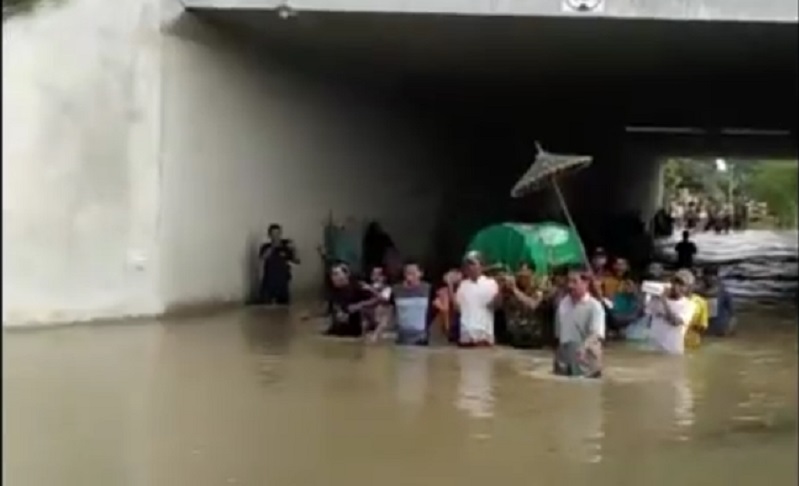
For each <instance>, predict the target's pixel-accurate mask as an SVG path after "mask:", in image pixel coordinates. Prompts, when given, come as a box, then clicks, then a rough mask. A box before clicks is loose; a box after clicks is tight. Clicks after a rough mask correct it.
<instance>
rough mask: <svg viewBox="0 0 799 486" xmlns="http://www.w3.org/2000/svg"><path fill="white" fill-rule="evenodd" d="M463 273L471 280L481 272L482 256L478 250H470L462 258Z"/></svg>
mask: <svg viewBox="0 0 799 486" xmlns="http://www.w3.org/2000/svg"><path fill="white" fill-rule="evenodd" d="M463 274H464V276H466V278H469V279H472V280H476V279H477V278H478V277H480V276H481V275H482V274H483V257H482V255H480V253H479V252H476V251H470V252H469V253H467V254H466V256H465V257H464V258H463Z"/></svg>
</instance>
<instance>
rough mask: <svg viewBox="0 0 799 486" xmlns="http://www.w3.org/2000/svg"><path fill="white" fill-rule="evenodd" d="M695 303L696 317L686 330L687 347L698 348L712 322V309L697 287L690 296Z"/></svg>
mask: <svg viewBox="0 0 799 486" xmlns="http://www.w3.org/2000/svg"><path fill="white" fill-rule="evenodd" d="M688 298H689V299H690V300H691V302H693V304H694V308H695V309H696V310H695V311H694V317H693V318H692V319H691V323H690V324H688V329H687V330H686V331H685V347H686V348H689V349H696V348H698V347H699V345H700V344H702V334H703V333H704V332H705V330H706V329H707V326H708V323H709V322H710V311H709V309H708V305H707V300H706V299H705V298H704V297H702V296H701V295H699V294H698V293H697V292H696V291H695V289H694V291H692V293H691V295H690V297H688Z"/></svg>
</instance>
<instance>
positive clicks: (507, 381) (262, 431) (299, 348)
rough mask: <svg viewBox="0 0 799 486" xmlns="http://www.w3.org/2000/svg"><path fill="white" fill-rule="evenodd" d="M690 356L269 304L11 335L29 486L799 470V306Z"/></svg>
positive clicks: (11, 428) (6, 432)
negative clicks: (573, 352)
mask: <svg viewBox="0 0 799 486" xmlns="http://www.w3.org/2000/svg"><path fill="white" fill-rule="evenodd" d="M741 321H742V327H741V330H740V333H739V335H738V336H736V337H735V338H732V339H727V340H714V341H706V342H705V343H704V345H703V348H702V349H700V350H698V351H696V352H693V353H691V354H690V355H687V356H685V357H683V358H670V357H664V356H657V355H651V354H647V353H645V352H642V351H638V350H635V349H633V348H631V347H627V346H624V345H615V346H613V347H610V348H608V350H607V358H606V372H605V377H604V378H603V379H602V380H601V381H597V382H588V381H569V380H568V379H556V378H554V377H552V376H550V374H549V367H550V361H549V355H548V353H547V352H529V351H528V352H524V351H517V350H512V349H504V348H496V349H491V350H460V349H453V348H449V347H431V348H427V349H421V348H416V349H410V348H397V347H393V346H391V345H388V344H386V345H383V344H380V345H364V344H363V343H361V342H357V341H341V340H334V339H332V338H325V337H322V336H319V335H318V334H317V331H318V327H319V325H318V323H314V322H313V321H301V320H299V319H296V318H295V317H293V316H291V315H290V314H289V313H288V311H286V310H278V309H275V310H266V309H260V310H258V309H256V310H249V311H237V312H231V313H227V314H222V315H215V316H208V317H202V318H199V317H198V318H191V319H188V318H187V319H179V320H170V321H164V322H153V323H142V322H136V323H130V324H115V325H94V326H74V327H68V328H61V329H49V330H40V331H32V332H30V331H24V332H19V331H17V332H8V331H7V332H4V335H3V341H4V342H3V348H4V352H3V445H4V447H3V472H4V481H3V483H4V484H6V485H10V486H126V485H131V486H133V485H136V486H139V485H140V486H145V485H146V486H150V485H153V486H161V485H163V486H205V485H208V486H211V485H216V486H218V485H230V484H236V485H257V486H272V485H274V486H292V485H301V486H306V485H308V486H315V485H325V486H336V485H343V486H358V485H370V486H371V485H373V484H380V485H381V486H395V485H396V486H414V485H423V486H427V485H436V486H448V485H458V486H467V485H486V484H496V485H503V486H506V485H516V484H518V485H530V484H542V485H547V484H566V485H580V484H588V483H589V482H590V484H592V485H596V486H604V485H607V486H623V485H631V486H633V485H634V486H638V485H648V486H653V485H669V486H671V485H684V486H689V485H707V486H714V485H719V486H722V485H723V486H731V485H759V484H761V483H763V482H764V481H768V483H769V484H773V485H786V486H787V485H791V486H792V485H795V484H796V483H797V466H796V464H797V336H796V323H795V314H794V312H788V313H783V315H779V314H778V313H771V312H769V313H768V314H766V313H765V311H759V312H757V313H754V314H750V315H746V316H741Z"/></svg>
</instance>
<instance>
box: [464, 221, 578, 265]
mask: <svg viewBox="0 0 799 486" xmlns="http://www.w3.org/2000/svg"><path fill="white" fill-rule="evenodd" d="M467 250H468V251H479V252H480V253H481V254H482V255H483V258H484V259H485V263H486V264H488V265H497V264H502V265H503V266H505V267H507V268H510V269H511V270H516V269H518V268H519V267H520V266H521V264H522V263H527V264H528V265H531V266H532V265H535V269H536V272H537V273H545V272H548V271H550V269H551V268H552V267H555V266H559V265H570V264H579V263H581V262H582V250H581V242H580V236H579V235H578V234H577V232H575V231H574V230H572V229H571V228H570V227H569V226H566V225H562V224H559V223H552V222H543V223H536V224H524V223H502V224H495V225H492V226H488V227H486V228H483V229H482V230H480V231H479V232H478V233H477V234H476V235H475V236H474V238H472V241H471V242H470V243H469V246H468V249H467Z"/></svg>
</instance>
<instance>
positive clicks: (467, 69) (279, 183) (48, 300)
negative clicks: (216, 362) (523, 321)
mask: <svg viewBox="0 0 799 486" xmlns="http://www.w3.org/2000/svg"><path fill="white" fill-rule="evenodd" d="M133 3H136V2H133ZM239 3H242V2H239ZM311 3H318V2H311ZM340 3H341V5H344V4H345V3H347V2H340ZM445 3H446V2H445ZM450 3H452V2H450ZM744 3H745V2H744ZM777 3H780V2H777ZM248 5H250V7H249V8H241V7H242V5H240V4H238V5H232V4H231V5H225V4H224V3H215V2H208V1H204V2H199V1H198V2H196V3H191V2H190V3H189V4H188V7H189V9H188V10H187V11H184V9H183V8H182V7H181V6H180V5H178V4H177V3H175V2H172V1H163V2H161V1H157V0H142V2H141V4H140V5H138V6H137V7H135V8H134V7H127V9H128V10H125V9H123V10H125V12H123V13H124V14H125V17H124V19H123V18H122V17H121V16H122V13H116V12H110V11H109V10H110V9H112V7H110V6H108V5H106V4H105V3H103V2H101V1H99V0H74V1H73V2H69V3H67V4H66V5H65V6H63V7H60V8H59V9H56V10H53V11H47V12H42V13H41V14H40V15H41V16H49V17H47V21H43V20H42V21H39V20H37V19H36V18H35V15H37V14H34V18H30V19H21V20H19V21H18V22H19V23H24V25H22V26H21V27H19V26H18V27H16V30H14V28H15V26H14V25H13V24H12V25H10V27H11V32H10V33H9V29H8V28H6V29H5V31H4V68H6V66H7V63H8V62H10V61H9V60H8V59H7V58H8V57H9V55H8V54H9V53H10V54H11V57H13V56H14V54H15V53H17V52H22V51H23V48H22V47H21V45H22V42H23V41H22V40H20V39H24V38H25V36H30V35H32V34H36V33H37V32H38V35H41V36H43V37H46V36H47V35H49V34H47V33H48V32H52V29H53V25H57V26H60V27H61V28H62V30H64V31H65V33H64V34H63V36H62V37H61V38H60V42H55V41H54V42H50V43H43V42H40V43H38V44H37V45H36V49H38V51H37V52H36V54H37V55H38V56H47V55H49V56H50V57H51V58H53V57H56V58H57V56H58V55H59V53H60V55H66V54H65V53H66V52H68V49H69V48H70V47H72V48H73V52H74V47H75V45H76V44H75V43H76V42H81V44H80V46H82V47H84V48H85V47H86V46H88V45H89V44H91V45H95V44H97V45H99V47H93V48H92V49H91V50H90V51H88V53H87V55H85V56H73V57H71V59H70V62H71V63H72V64H74V68H75V69H77V68H80V69H81V70H82V72H84V73H87V74H84V75H83V76H84V78H85V79H84V82H85V83H89V84H90V85H91V86H93V87H94V88H93V89H91V90H87V89H85V87H82V88H79V85H80V83H78V82H74V83H72V84H64V83H63V82H62V83H61V84H60V85H58V83H59V81H53V80H48V83H49V84H50V85H52V84H56V86H55V88H53V87H52V86H49V88H47V89H45V88H43V87H42V83H28V84H26V85H24V86H23V84H22V83H21V81H18V82H17V83H16V84H15V83H14V81H15V79H17V78H13V76H16V75H19V76H20V78H19V80H22V78H21V76H22V74H25V75H27V76H30V75H31V72H32V68H31V69H29V70H28V71H26V72H24V73H22V72H20V73H19V74H6V72H7V69H4V98H6V95H7V94H10V93H9V91H8V90H10V89H11V88H8V87H7V85H9V82H11V84H12V85H13V86H14V87H15V89H16V90H15V91H14V94H16V95H17V96H16V98H15V101H12V102H11V103H10V105H11V106H8V105H9V103H6V106H4V111H3V114H4V121H5V119H8V117H10V116H17V117H19V116H20V114H21V113H27V115H26V118H25V119H24V123H22V124H21V125H19V124H18V125H17V126H16V127H6V125H8V124H7V123H4V139H6V140H9V138H13V139H14V140H16V142H14V143H12V144H11V147H6V146H4V152H3V157H4V164H3V169H4V188H3V189H4V194H6V196H4V243H5V244H4V254H3V258H4V283H5V282H9V281H13V282H14V287H13V289H6V287H8V285H4V301H5V304H6V305H5V306H4V322H6V323H13V324H16V323H28V322H53V321H68V320H75V319H91V318H98V317H119V316H125V315H137V314H157V313H160V312H163V311H165V310H169V309H172V308H177V307H181V306H185V305H196V304H204V303H216V302H222V301H234V302H235V301H240V300H242V299H243V298H244V296H245V294H246V287H247V273H248V272H247V271H246V265H247V262H248V261H249V260H250V258H249V256H248V255H249V252H251V251H252V250H251V248H250V245H251V242H252V241H253V240H254V239H255V238H261V237H262V236H263V233H264V230H265V227H266V225H267V224H268V223H270V222H280V223H282V224H283V225H284V227H285V230H286V232H287V233H288V234H289V235H290V236H291V237H292V238H293V239H294V240H295V241H296V242H297V244H298V246H299V249H300V252H301V254H302V256H303V257H304V262H303V264H302V266H300V267H299V269H298V272H297V275H296V278H295V282H294V286H295V291H297V292H300V293H306V294H310V293H312V292H314V291H315V290H316V288H317V286H318V283H319V279H320V274H319V272H320V270H321V268H320V264H319V262H318V261H317V260H318V259H317V258H316V251H315V248H316V246H317V245H318V244H319V243H320V242H321V232H322V224H323V222H324V221H325V219H326V218H327V217H328V215H330V214H333V215H334V216H335V217H336V218H338V219H344V218H346V217H355V218H359V219H371V218H376V219H379V220H381V221H382V222H383V223H384V225H385V226H386V227H387V229H388V230H389V231H390V232H391V233H392V235H393V236H394V237H395V239H396V240H397V243H398V245H399V246H400V248H401V249H402V250H403V252H404V253H406V254H410V255H414V256H418V257H421V258H429V257H431V256H432V255H433V254H434V253H438V254H439V255H446V256H451V255H454V254H456V253H457V252H458V251H460V248H461V247H462V245H463V244H464V243H465V239H466V238H467V237H468V236H469V235H470V234H471V233H472V232H473V231H474V230H475V229H477V228H479V227H480V226H482V225H484V224H487V223H490V222H493V221H501V220H524V219H533V218H560V215H559V212H558V210H557V207H556V205H555V204H554V200H553V198H552V195H551V194H549V193H547V192H546V191H544V192H542V193H541V194H539V195H537V196H534V197H531V198H527V199H524V200H517V201H515V200H511V199H510V198H509V197H508V192H509V189H510V187H511V185H512V184H513V182H514V181H515V179H516V178H517V177H518V176H519V175H520V174H521V173H523V172H524V170H525V169H526V168H527V166H528V165H529V164H530V163H531V162H532V160H533V156H534V154H535V150H534V142H535V141H536V140H538V141H540V142H541V143H542V144H543V145H544V146H545V147H546V148H547V149H548V150H550V151H557V152H566V153H581V154H590V155H593V156H594V157H595V161H594V164H593V166H592V167H591V168H590V169H588V170H585V171H583V172H581V173H580V174H578V175H575V176H574V177H571V178H569V179H568V180H566V181H564V188H565V192H566V195H567V198H568V200H569V203H570V205H571V207H572V208H573V210H574V212H575V217H576V220H577V223H578V225H579V226H580V228H581V230H583V231H585V232H586V234H589V235H592V237H593V238H594V239H600V238H601V232H599V231H598V230H597V228H600V227H601V225H602V224H603V222H604V221H606V220H608V219H609V218H612V217H613V216H615V215H617V214H619V213H621V212H625V211H630V210H638V211H640V213H641V215H642V216H643V217H648V216H649V215H650V214H651V213H652V211H653V210H654V208H655V206H656V204H657V203H658V198H659V188H660V166H659V163H658V161H659V160H661V159H662V158H663V157H664V156H668V155H707V156H713V157H716V156H725V157H731V156H748V157H755V158H756V157H770V158H774V157H787V158H796V130H797V119H796V114H795V106H796V102H797V84H798V83H797V81H798V80H799V79H798V77H797V64H796V56H797V33H796V13H795V10H796V6H795V5H794V6H793V7H790V8H789V7H787V6H785V5H782V6H781V7H780V8H777V7H775V6H774V5H775V4H774V3H773V2H772V3H769V5H768V6H767V7H768V8H766V7H763V9H765V10H760V11H761V12H763V11H768V12H769V13H768V15H765V14H764V15H765V18H758V17H757V16H755V15H752V14H748V13H746V12H748V11H746V9H744V11H743V13H741V14H740V15H738V16H736V15H734V14H733V13H730V12H726V13H725V14H724V15H720V17H719V20H713V19H712V18H704V19H702V20H688V19H684V18H681V17H680V15H677V14H676V13H673V12H672V13H669V12H665V13H663V12H661V13H660V14H658V13H657V12H656V14H655V15H651V17H653V18H636V16H635V15H631V14H630V15H626V14H624V15H622V14H620V15H618V16H617V18H608V17H607V16H599V17H597V16H590V17H580V16H576V15H571V16H569V17H563V16H559V15H553V14H552V13H550V14H548V15H546V16H541V15H531V14H530V12H528V13H526V14H524V15H511V13H513V12H505V13H504V14H502V12H500V14H492V15H453V14H452V13H456V12H449V13H448V12H447V11H446V9H441V10H440V11H436V12H428V13H422V12H415V13H414V12H408V11H405V12H404V13H401V14H400V13H389V12H386V11H371V12H370V11H368V10H373V9H368V8H360V9H358V8H344V7H342V8H340V10H361V11H360V12H358V11H339V12H335V11H323V10H324V9H320V8H313V9H303V8H300V7H295V8H293V9H292V11H290V12H282V11H281V10H280V9H277V10H276V9H275V8H273V7H274V5H273V2H265V1H264V2H261V3H260V4H259V2H251V3H249V4H248ZM232 7H236V8H232ZM259 7H263V8H259ZM317 7H318V6H317ZM609 8H610V7H609ZM70 9H73V10H74V9H84V11H86V12H88V11H92V9H98V10H102V11H103V12H108V15H104V16H103V15H98V16H95V18H97V19H98V20H97V25H95V26H93V28H92V29H86V28H85V26H83V25H82V24H81V23H80V22H78V21H77V20H75V18H74V17H75V15H74V14H73V15H70ZM768 9H771V10H768ZM781 9H782V10H781ZM330 10H336V8H331V9H330ZM384 10H385V9H384ZM281 12H282V13H284V15H280V14H281ZM286 13H288V14H289V15H285V14H286ZM462 13H479V12H462ZM495 13H496V12H495ZM532 13H535V12H532ZM627 13H629V11H627ZM683 13H684V12H683ZM661 14H662V15H661ZM610 17H613V16H610ZM739 17H743V18H754V19H755V20H756V21H745V20H741V18H739ZM131 18H133V19H135V20H130V19H131ZM12 22H17V21H12ZM7 27H9V26H7ZM160 28H163V30H162V31H160V32H159V29H160ZM37 29H38V30H37ZM48 29H49V30H48ZM70 33H71V34H73V35H72V36H70V35H68V34H70ZM77 33H80V35H77V36H76V35H75V34H77ZM14 36H16V37H14ZM75 37H77V38H78V40H75ZM90 41H93V42H94V43H91V42H90ZM9 42H10V43H11V44H10V47H5V46H6V45H7V44H9ZM70 43H71V44H70ZM80 46H79V47H80ZM15 48H16V49H17V50H16V51H15V50H14V49H15ZM62 49H63V50H62ZM28 54H29V53H28ZM18 56H22V54H21V53H20V54H18ZM120 59H122V60H124V62H122V61H120ZM109 69H110V70H112V71H113V72H114V73H115V74H113V75H111V76H108V75H107V71H108V70H109ZM20 71H24V70H20ZM34 75H36V74H35V73H34ZM39 76H42V77H44V76H45V75H44V74H39ZM120 81H122V82H123V84H124V83H127V84H125V86H126V87H127V88H126V89H127V91H124V90H123V91H121V92H120V91H119V90H118V89H117V88H114V87H112V86H117V85H118V84H119V83H120ZM48 83H44V84H45V85H47V84H48ZM84 86H85V84H84ZM48 97H49V98H48ZM34 99H35V100H36V101H34ZM41 99H44V100H48V99H50V100H51V101H53V100H55V101H57V103H52V105H53V106H50V105H47V103H43V104H42V102H41V101H40V100H41ZM100 100H102V102H101V101H100ZM82 103H88V104H89V105H90V106H91V107H92V108H91V109H90V110H84V109H82V108H81V106H83V105H82ZM43 105H46V106H43ZM32 106H36V110H34V111H32V108H31V107H32ZM65 106H66V107H67V108H64V107H65ZM66 109H71V110H72V111H69V110H67V111H66V113H67V114H66V115H65V110H66ZM31 113H33V114H31ZM45 120H47V121H48V122H47V123H44V121H45ZM53 120H55V121H53ZM36 124H39V125H42V127H40V128H37V130H35V131H34V130H31V129H29V128H26V127H30V126H32V125H36ZM76 138H77V139H78V140H80V141H79V142H77V143H74V142H73V143H72V145H68V146H69V147H70V149H69V150H64V149H62V150H50V151H43V150H42V149H41V148H40V147H41V146H42V145H45V146H50V147H53V146H55V147H62V148H63V147H65V146H67V145H64V144H67V143H68V142H67V140H74V139H76ZM97 140H103V141H104V143H102V144H101V145H102V150H100V149H98V148H97V147H96V146H94V145H93V144H96V143H97ZM45 141H46V142H47V143H45ZM7 145H8V144H7ZM87 188H89V189H87ZM97 188H104V189H103V190H100V189H97ZM87 190H88V195H87V194H86V191H87ZM81 191H83V192H81ZM64 200H69V201H71V204H69V205H66V207H65V205H64V204H63V202H62V201H64ZM65 241H66V242H68V244H65V243H64V242H65Z"/></svg>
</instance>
